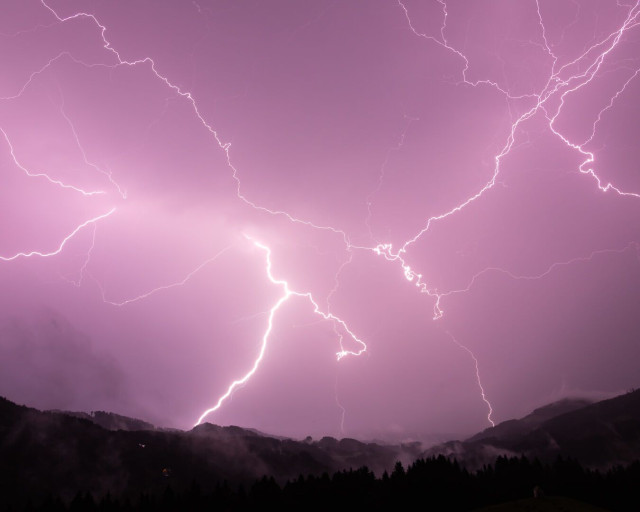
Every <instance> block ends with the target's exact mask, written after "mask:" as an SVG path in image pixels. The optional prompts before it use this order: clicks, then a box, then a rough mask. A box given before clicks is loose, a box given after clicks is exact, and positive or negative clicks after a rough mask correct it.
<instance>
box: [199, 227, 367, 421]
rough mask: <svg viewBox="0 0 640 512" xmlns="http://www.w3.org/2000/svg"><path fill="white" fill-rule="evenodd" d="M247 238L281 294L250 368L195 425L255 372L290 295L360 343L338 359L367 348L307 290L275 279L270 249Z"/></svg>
mask: <svg viewBox="0 0 640 512" xmlns="http://www.w3.org/2000/svg"><path fill="white" fill-rule="evenodd" d="M247 239H248V240H250V241H251V242H253V245H254V246H255V247H257V248H258V249H261V250H262V251H264V253H265V271H266V274H267V277H268V279H269V281H270V282H271V283H272V284H275V285H278V286H280V287H281V288H282V296H281V297H280V298H279V299H278V300H277V301H276V303H275V304H274V305H273V307H272V308H271V309H270V310H269V317H268V320H267V328H266V330H265V331H264V334H263V335H262V342H261V343H260V350H259V351H258V356H257V357H256V359H255V361H254V363H253V366H252V367H251V369H250V370H249V371H248V372H247V373H245V374H244V375H243V376H242V377H241V378H239V379H237V380H234V381H233V382H232V383H231V384H230V385H229V387H228V388H227V391H226V392H225V393H224V394H223V395H222V396H220V398H218V401H217V402H216V404H215V405H214V406H213V407H210V408H209V409H207V410H206V411H204V412H203V413H202V414H201V415H200V417H199V418H198V421H197V422H196V423H195V425H199V424H200V423H202V421H203V420H204V419H205V418H206V417H207V416H208V415H209V414H211V413H212V412H215V411H217V410H218V409H220V407H221V406H222V404H223V403H224V402H225V400H227V399H228V398H229V397H230V396H231V395H232V393H233V392H234V391H235V390H236V388H238V387H239V386H242V385H243V384H246V383H247V382H248V381H249V379H250V378H251V377H252V376H253V374H254V373H256V371H257V370H258V367H259V366H260V363H261V361H262V359H263V358H264V354H265V352H266V350H267V345H268V343H269V335H270V334H271V331H272V330H273V319H274V317H275V315H276V312H277V311H278V310H279V309H280V307H281V306H282V305H283V304H284V303H285V302H287V300H289V298H291V297H294V296H295V297H301V298H305V299H307V300H308V301H309V302H310V303H311V305H312V306H313V312H314V313H315V314H317V315H319V316H321V317H322V318H323V319H324V320H331V321H333V322H334V323H335V324H337V325H339V326H340V327H342V329H343V330H344V331H345V332H346V333H348V334H349V336H350V337H351V338H352V339H353V340H354V341H355V342H356V343H358V344H359V345H360V347H361V348H360V349H358V350H357V351H350V350H345V349H344V348H343V347H342V345H341V347H340V351H339V352H338V353H337V354H336V355H337V358H338V360H340V359H342V358H343V357H345V356H348V355H353V356H359V355H360V354H362V353H363V352H365V351H366V350H367V345H366V344H365V343H364V342H363V341H362V340H361V339H360V338H358V337H357V336H356V335H355V334H354V333H353V332H352V331H351V330H350V329H349V327H348V326H347V324H346V323H345V322H344V321H343V320H342V319H341V318H339V317H337V316H335V315H334V314H333V313H330V312H327V313H324V312H323V311H321V310H320V307H319V306H318V303H317V302H316V301H315V300H314V298H313V297H312V296H311V293H309V292H304V293H303V292H297V291H295V290H292V289H291V288H290V287H289V283H288V282H287V281H285V280H283V279H277V278H276V277H274V275H273V273H272V263H271V249H270V248H269V247H268V246H266V245H264V244H262V243H260V242H257V241H256V240H253V239H252V238H251V237H249V236H247Z"/></svg>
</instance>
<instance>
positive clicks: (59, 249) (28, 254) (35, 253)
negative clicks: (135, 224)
mask: <svg viewBox="0 0 640 512" xmlns="http://www.w3.org/2000/svg"><path fill="white" fill-rule="evenodd" d="M115 211H116V209H115V208H112V209H111V210H109V211H108V212H107V213H103V214H102V215H98V216H97V217H94V218H92V219H89V220H87V221H85V222H83V223H82V224H80V225H79V226H77V227H76V228H75V229H74V230H73V231H72V232H71V233H69V234H68V235H67V236H66V237H64V239H63V240H62V242H60V245H59V246H58V247H57V249H54V250H53V251H49V252H41V251H30V252H19V253H17V254H14V255H13V256H0V260H1V261H13V260H17V259H18V258H31V257H32V256H41V257H43V258H47V257H50V256H56V255H58V254H60V253H61V252H62V249H63V248H64V246H65V245H66V244H67V242H68V241H69V240H71V239H72V238H73V237H74V236H75V235H76V233H77V232H78V231H80V230H81V229H82V228H84V227H86V226H88V225H89V224H95V223H96V222H98V221H99V220H102V219H106V218H107V217H108V216H109V215H111V214H112V213H113V212H115Z"/></svg>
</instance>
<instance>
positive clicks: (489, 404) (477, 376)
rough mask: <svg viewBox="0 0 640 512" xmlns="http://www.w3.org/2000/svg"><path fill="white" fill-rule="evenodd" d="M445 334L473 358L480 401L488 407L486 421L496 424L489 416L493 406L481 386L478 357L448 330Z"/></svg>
mask: <svg viewBox="0 0 640 512" xmlns="http://www.w3.org/2000/svg"><path fill="white" fill-rule="evenodd" d="M447 335H448V336H449V338H451V341H453V342H454V343H455V344H456V345H458V347H460V348H461V349H462V350H464V351H465V352H466V353H467V354H469V356H470V357H471V359H473V363H474V365H475V367H476V381H477V382H478V387H479V388H480V395H481V396H482V401H483V402H484V403H485V404H487V408H488V409H489V412H488V413H487V421H488V422H489V423H491V426H492V427H495V426H496V424H495V422H494V421H493V419H492V418H491V415H492V414H493V407H491V402H489V399H488V398H487V395H486V394H485V392H484V388H483V387H482V381H481V380H480V368H479V367H478V359H477V358H476V356H475V355H474V353H473V352H471V349H470V348H469V347H467V346H466V345H463V344H462V343H460V342H459V341H458V340H457V339H456V338H455V337H454V336H453V334H451V333H450V332H449V331H447Z"/></svg>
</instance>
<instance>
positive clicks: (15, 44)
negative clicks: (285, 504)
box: [0, 0, 640, 439]
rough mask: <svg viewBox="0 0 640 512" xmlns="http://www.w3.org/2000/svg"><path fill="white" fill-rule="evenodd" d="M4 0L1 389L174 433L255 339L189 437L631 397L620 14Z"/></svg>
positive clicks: (579, 8) (637, 214)
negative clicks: (212, 431)
mask: <svg viewBox="0 0 640 512" xmlns="http://www.w3.org/2000/svg"><path fill="white" fill-rule="evenodd" d="M5 4H7V5H5V6H4V8H3V13H2V17H1V18H0V39H1V44H0V59H1V61H2V62H3V71H2V73H1V76H0V98H2V99H0V128H1V129H2V132H1V133H0V176H1V177H2V183H3V186H2V187H1V188H0V258H1V259H0V286H1V290H2V293H0V395H4V396H7V397H8V398H9V399H11V400H14V401H17V402H20V403H25V404H27V405H31V406H35V407H39V408H61V409H73V410H95V409H106V410H111V411H114V412H118V413H122V414H127V415H132V416H136V417H140V418H143V419H146V420H149V421H152V422H154V423H156V424H159V425H163V426H172V427H179V428H190V427H191V426H192V425H193V424H194V423H195V422H196V421H197V420H198V418H199V417H200V415H201V414H202V413H203V412H204V411H206V410H207V409H209V408H212V407H215V406H216V404H217V403H218V401H219V399H220V398H224V395H225V393H226V392H227V390H228V389H229V386H233V384H232V383H233V381H234V380H241V379H243V378H244V377H245V376H248V372H250V371H251V370H252V368H254V364H255V362H256V358H258V357H259V354H260V351H261V349H264V353H263V357H262V359H261V360H260V361H259V364H258V365H257V367H255V368H256V371H255V373H253V374H252V375H251V377H250V378H249V379H248V380H246V382H245V383H244V384H242V385H238V386H234V389H233V390H232V391H233V393H232V394H231V396H230V397H229V398H226V399H223V400H222V401H221V402H220V407H219V408H217V410H215V411H213V412H211V413H210V414H209V415H208V416H207V417H206V418H205V420H206V421H211V422H213V423H218V424H223V425H226V424H236V425H240V426H247V427H255V428H258V429H260V430H264V431H267V432H270V433H276V434H282V435H291V436H298V437H299V436H305V435H307V434H310V435H313V436H320V435H334V436H338V437H342V436H351V437H361V438H373V437H375V438H385V439H411V438H414V439H415V438H419V439H431V438H434V437H438V436H444V437H447V436H458V435H465V434H470V433H472V432H474V431H477V430H480V429H483V428H485V427H487V426H489V424H490V420H493V421H495V422H498V421H504V420H506V419H509V418H513V417H517V416H521V415H523V414H525V413H527V412H528V411H530V410H531V409H532V408H533V407H536V406H539V405H542V404H543V403H546V402H548V401H551V400H554V399H558V398H560V397H563V396H566V395H574V394H581V395H588V396H594V397H603V396H607V395H610V394H615V393H617V392H624V391H626V390H627V389H629V388H631V387H637V386H638V384H639V383H640V364H638V361H640V343H638V341H639V339H640V321H639V319H640V315H639V312H640V246H639V242H640V172H639V168H638V163H637V162H638V160H639V159H640V144H638V137H639V136H640V78H639V77H638V76H637V75H638V74H640V26H638V25H639V24H640V6H638V4H637V3H635V2H633V1H632V0H628V1H627V2H625V1H623V0H620V1H618V2H614V1H613V0H600V1H592V0H566V1H565V0H538V1H537V2H536V0H522V1H517V2H516V1H508V0H502V1H493V0H491V1H488V0H487V1H474V2H468V1H462V0H458V1H446V2H445V1H443V0H431V1H427V0H424V1H418V0H406V1H403V2H398V1H394V0H385V1H382V0H381V1H377V0H376V1H374V0H371V1H366V2H364V1H331V2H329V1H326V2H325V1H315V2H298V1H293V0H290V1H281V0H278V1H274V0H268V1H259V0H254V1H245V0H242V1H231V0H228V1H212V0H209V1H208V0H198V1H197V2H196V1H193V2H187V1H178V0H173V1H167V0H162V1H155V0H154V1H152V0H146V1H138V0H136V1H132V0H126V1H125V0H118V1H107V0H101V1H94V0H86V1H80V0H76V1H66V0H46V1H42V2H40V1H37V0H8V1H7V2H5ZM389 244H391V245H389ZM269 254H270V256H269V261H270V262H271V267H270V268H268V267H267V262H268V259H267V258H268V255H269ZM285 281H286V284H285ZM365 345H366V350H364V346H365ZM338 353H343V354H346V355H345V356H344V357H342V358H340V359H339V360H338V357H337V354H338ZM357 354H360V355H357ZM483 390H484V395H483ZM490 407H492V409H493V412H492V414H491V417H490V418H488V417H487V415H488V413H489V411H490V409H489V408H490Z"/></svg>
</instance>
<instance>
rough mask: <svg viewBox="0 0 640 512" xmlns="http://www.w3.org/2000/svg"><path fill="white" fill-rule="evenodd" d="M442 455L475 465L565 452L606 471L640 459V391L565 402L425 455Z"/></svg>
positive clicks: (544, 458)
mask: <svg viewBox="0 0 640 512" xmlns="http://www.w3.org/2000/svg"><path fill="white" fill-rule="evenodd" d="M437 454H444V455H447V456H449V457H456V458H457V459H458V460H460V461H464V462H465V463H466V465H467V467H469V468H471V469H473V468H478V467H481V466H482V465H483V464H486V463H488V462H492V461H493V460H495V458H496V457H497V456H499V455H503V456H517V455H526V456H527V457H530V458H534V457H535V458H539V459H540V460H542V461H553V460H554V459H555V458H556V457H558V455H562V456H565V457H572V458H575V459H577V460H579V461H580V462H581V463H582V464H584V465H586V466H589V467H593V468H602V469H605V468H608V467H611V466H614V465H617V464H629V463H631V462H633V461H635V460H638V459H639V458H640V391H632V392H629V393H627V394H624V395H620V396H617V397H615V398H611V399H609V400H603V401H600V402H596V403H588V402H585V401H583V400H562V401H559V402H556V403H553V404H550V405H548V406H545V407H541V408H539V409H536V410H535V411H533V412H532V413H531V414H529V415H527V416H525V417H524V418H522V419H519V420H509V421H506V422H503V423H500V424H498V425H496V426H495V427H492V428H488V429H486V430H484V431H482V432H480V433H478V434H476V435H474V436H472V437H470V438H469V439H467V440H465V441H449V442H447V443H444V444H441V445H437V446H434V447H431V448H430V449H429V450H427V451H426V452H425V454H424V455H426V456H429V455H437Z"/></svg>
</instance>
